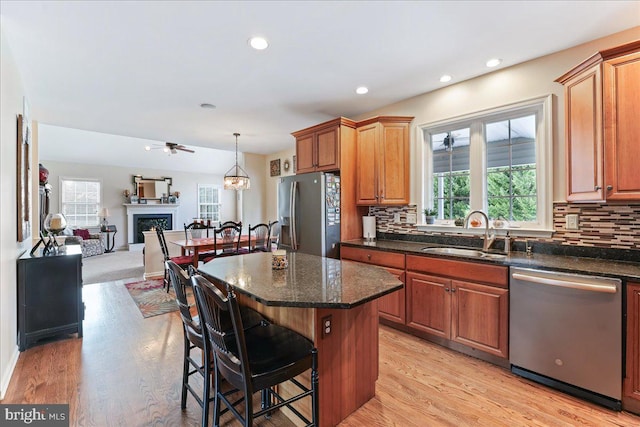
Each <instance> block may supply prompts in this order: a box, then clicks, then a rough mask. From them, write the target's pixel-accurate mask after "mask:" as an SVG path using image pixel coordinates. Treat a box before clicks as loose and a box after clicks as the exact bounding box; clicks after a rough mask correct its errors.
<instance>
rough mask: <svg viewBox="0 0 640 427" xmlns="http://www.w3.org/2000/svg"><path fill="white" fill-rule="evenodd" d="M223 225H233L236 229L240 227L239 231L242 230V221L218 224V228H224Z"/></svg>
mask: <svg viewBox="0 0 640 427" xmlns="http://www.w3.org/2000/svg"><path fill="white" fill-rule="evenodd" d="M225 225H235V226H236V227H240V229H242V221H238V222H235V221H225V222H223V223H222V224H220V227H224V226H225Z"/></svg>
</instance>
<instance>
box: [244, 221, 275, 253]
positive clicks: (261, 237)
mask: <svg viewBox="0 0 640 427" xmlns="http://www.w3.org/2000/svg"><path fill="white" fill-rule="evenodd" d="M249 252H271V242H270V240H269V224H265V223H261V224H257V225H254V226H253V227H252V226H251V225H249Z"/></svg>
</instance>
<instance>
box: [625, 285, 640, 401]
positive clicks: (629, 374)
mask: <svg viewBox="0 0 640 427" xmlns="http://www.w3.org/2000/svg"><path fill="white" fill-rule="evenodd" d="M626 344H627V354H626V359H627V364H626V375H625V376H624V395H623V397H622V405H623V407H624V409H626V410H628V411H632V412H635V413H640V283H632V282H629V283H627V343H626Z"/></svg>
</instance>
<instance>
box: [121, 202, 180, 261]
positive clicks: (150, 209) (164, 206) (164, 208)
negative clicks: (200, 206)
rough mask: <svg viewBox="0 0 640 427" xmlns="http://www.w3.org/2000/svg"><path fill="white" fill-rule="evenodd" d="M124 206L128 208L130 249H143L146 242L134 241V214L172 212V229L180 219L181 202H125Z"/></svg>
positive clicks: (128, 240)
mask: <svg viewBox="0 0 640 427" xmlns="http://www.w3.org/2000/svg"><path fill="white" fill-rule="evenodd" d="M123 206H124V207H125V208H126V209H127V243H128V244H129V250H130V251H141V250H142V248H144V243H133V242H134V240H135V238H134V236H133V228H134V227H133V216H134V215H140V214H143V215H144V214H171V230H173V229H174V228H175V226H176V221H177V220H178V209H179V208H180V205H179V204H174V203H154V204H140V203H123Z"/></svg>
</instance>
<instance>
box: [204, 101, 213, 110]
mask: <svg viewBox="0 0 640 427" xmlns="http://www.w3.org/2000/svg"><path fill="white" fill-rule="evenodd" d="M200 106H201V107H202V108H210V109H212V110H213V109H214V108H216V106H215V105H213V104H209V103H208V102H203V103H202V104H200Z"/></svg>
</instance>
